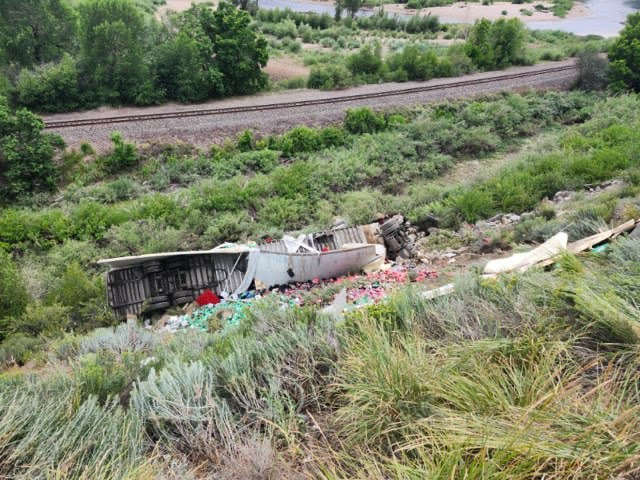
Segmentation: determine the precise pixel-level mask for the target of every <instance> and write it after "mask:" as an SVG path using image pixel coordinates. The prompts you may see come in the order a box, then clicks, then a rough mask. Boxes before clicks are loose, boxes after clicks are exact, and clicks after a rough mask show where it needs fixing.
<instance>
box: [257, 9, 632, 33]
mask: <svg viewBox="0 0 640 480" xmlns="http://www.w3.org/2000/svg"><path fill="white" fill-rule="evenodd" d="M584 3H585V4H586V5H587V6H588V7H589V9H590V13H589V15H586V16H584V17H578V18H564V19H562V20H556V21H551V22H545V21H540V22H527V26H528V27H529V28H531V29H534V30H563V31H565V32H571V33H575V34H578V35H589V34H593V35H602V36H603V37H610V36H614V35H617V34H618V32H620V30H621V29H622V24H623V22H624V21H625V19H626V18H627V15H629V14H630V13H632V12H635V11H637V10H639V9H640V0H585V2H584ZM259 5H260V8H290V9H291V10H294V11H296V12H315V13H329V14H330V15H333V14H334V7H333V5H323V4H320V3H304V2H300V1H292V0H259ZM372 13H373V12H372V11H371V10H362V11H361V12H359V14H360V15H365V16H366V15H371V14H372ZM400 16H405V15H400ZM407 16H408V15H407Z"/></svg>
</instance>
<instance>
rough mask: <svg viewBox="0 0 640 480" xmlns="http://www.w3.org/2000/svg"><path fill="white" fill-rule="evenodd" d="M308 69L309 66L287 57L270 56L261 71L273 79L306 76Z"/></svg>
mask: <svg viewBox="0 0 640 480" xmlns="http://www.w3.org/2000/svg"><path fill="white" fill-rule="evenodd" d="M309 71H310V69H309V67H306V66H304V65H301V64H299V63H297V62H296V61H295V60H293V59H292V58H289V57H282V58H270V59H269V62H268V63H267V66H266V67H265V68H264V69H263V72H265V73H266V74H267V75H269V78H270V79H271V80H273V81H277V80H287V79H289V78H297V77H308V76H309Z"/></svg>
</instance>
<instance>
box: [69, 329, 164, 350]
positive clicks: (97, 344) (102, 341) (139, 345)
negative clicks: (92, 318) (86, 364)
mask: <svg viewBox="0 0 640 480" xmlns="http://www.w3.org/2000/svg"><path fill="white" fill-rule="evenodd" d="M158 341H159V337H157V336H156V335H154V334H153V333H152V332H150V331H149V330H146V329H144V328H142V327H140V326H139V325H136V324H135V323H121V324H120V325H118V326H117V327H115V328H98V329H96V330H94V331H92V332H91V333H90V334H88V335H87V336H85V337H84V338H83V339H82V341H81V343H80V350H79V351H80V353H81V354H83V355H84V354H87V353H95V352H99V351H102V350H105V351H109V352H112V353H115V354H118V355H120V354H122V353H124V352H147V353H149V352H151V351H152V350H153V348H154V347H155V346H156V345H157V344H158Z"/></svg>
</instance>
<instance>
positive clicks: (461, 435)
mask: <svg viewBox="0 0 640 480" xmlns="http://www.w3.org/2000/svg"><path fill="white" fill-rule="evenodd" d="M639 127H640V99H639V98H638V97H637V96H636V95H633V94H628V95H620V96H615V97H607V96H605V95H604V94H597V93H584V92H569V93H544V94H540V93H535V94H534V93H531V94H522V95H516V94H509V95H502V96H497V97H491V98H484V99H475V100H469V101H459V102H451V103H441V104H436V105H431V106H428V107H423V108H420V109H415V110H410V111H402V112H393V113H391V112H386V113H376V112H372V111H370V110H367V109H359V110H354V111H352V112H350V113H349V115H347V118H346V119H345V122H344V124H343V125H336V126H332V127H325V128H320V129H313V128H307V127H299V128H296V129H294V130H292V131H290V132H288V133H286V134H284V135H282V136H277V137H270V138H257V137H256V136H254V135H252V134H251V133H250V132H247V133H245V134H244V135H241V136H240V137H239V138H238V139H235V140H233V141H229V142H228V143H227V144H226V145H225V146H223V147H215V148H213V149H212V150H211V151H208V152H202V151H196V150H194V149H192V148H190V147H186V146H168V147H167V146H158V145H153V146H147V147H140V148H135V147H134V146H132V145H129V144H127V143H126V142H125V141H124V140H122V139H121V138H119V137H117V136H116V137H114V150H113V152H112V153H110V154H108V155H103V156H98V155H95V154H93V153H91V149H90V148H89V146H85V147H84V148H83V150H82V151H78V152H67V153H66V154H64V155H63V156H62V157H61V162H60V169H61V170H60V172H61V175H60V180H59V184H57V185H56V191H55V192H53V193H42V194H39V195H30V196H26V197H19V196H18V198H17V199H15V200H14V202H13V203H12V205H11V206H8V205H7V206H6V207H5V208H3V210H2V212H0V245H1V246H2V250H3V252H2V253H0V260H1V262H0V306H1V307H2V310H0V335H1V337H2V344H0V362H1V364H2V367H3V372H2V374H0V412H1V415H0V475H2V476H4V477H6V478H65V479H67V478H69V479H71V478H84V479H100V478H104V479H108V478H109V479H111V478H129V479H148V478H167V479H168V478H194V479H195V478H228V479H232V478H233V479H239V478H243V479H244V478H253V479H271V478H273V479H276V478H296V479H297V478H323V479H339V478H340V479H346V478H363V479H364V478H367V479H369V478H380V479H388V478H407V479H409V478H411V479H413V478H415V479H418V478H421V479H422V478H452V479H472V478H473V479H509V480H511V479H543V478H544V479H593V478H616V479H620V480H622V479H628V480H631V479H633V478H635V476H636V475H637V469H638V468H639V467H640V463H639V462H640V447H639V446H638V445H640V438H639V435H640V434H639V433H638V432H639V431H640V428H639V427H640V425H638V421H639V420H638V419H639V418H640V416H639V415H638V412H639V410H640V392H639V391H638V385H639V381H640V378H639V375H640V374H639V373H638V372H639V371H640V369H639V367H640V357H639V356H638V344H639V343H640V329H639V327H640V325H639V324H638V322H639V320H640V311H639V305H640V289H639V285H640V269H639V267H638V265H640V263H639V262H640V241H639V240H638V239H635V240H634V239H629V238H622V237H621V238H619V239H617V240H616V241H615V242H613V243H612V244H611V245H610V246H609V248H608V249H607V250H606V251H605V252H603V253H597V254H596V253H590V254H585V255H581V256H579V257H576V256H572V255H568V254H567V255H564V256H562V258H560V259H559V261H558V262H557V263H556V264H555V265H554V266H553V267H551V268H550V269H549V270H546V271H543V270H533V271H530V272H528V273H526V274H520V275H515V274H514V275H508V276H503V277H501V278H499V279H498V280H481V279H480V278H479V277H478V276H477V272H478V271H479V270H478V268H476V267H474V266H471V267H470V268H468V269H467V272H466V273H465V274H463V275H461V276H459V277H458V278H457V279H456V283H457V288H456V291H455V293H454V294H452V295H450V296H447V297H443V298H440V299H434V300H426V299H424V298H423V297H422V296H421V295H420V288H419V287H418V286H416V285H407V286H406V287H405V288H401V289H400V290H399V291H398V292H397V293H395V294H394V295H393V296H392V297H390V298H389V299H388V301H387V302H384V303H380V304H376V305H373V306H368V307H364V308H361V309H358V310H355V311H352V312H350V313H348V314H347V315H346V316H345V318H344V319H343V320H341V321H336V320H335V319H333V318H330V317H328V316H325V315H322V314H321V313H320V310H319V309H317V308H314V307H301V308H293V309H281V308H275V304H274V303H272V300H270V299H269V297H267V298H265V299H263V300H261V301H256V302H255V303H254V304H253V305H254V306H253V307H252V308H251V310H250V311H249V312H248V314H247V317H246V319H245V320H243V321H242V322H241V323H240V324H239V325H237V326H233V327H225V328H220V323H216V324H213V323H212V325H211V328H210V331H209V332H208V333H202V332H195V331H184V332H178V333H176V334H170V333H167V332H162V331H155V330H147V329H145V328H142V327H140V326H136V325H133V324H132V325H126V324H122V325H119V326H117V328H113V327H112V325H113V324H114V323H113V322H114V320H113V318H112V317H111V314H110V312H109V309H108V307H107V305H106V304H105V300H104V299H105V292H104V288H105V287H104V283H103V280H102V272H101V271H100V270H99V269H98V268H97V267H96V266H95V263H94V262H95V261H96V260H97V259H98V258H101V257H107V256H116V255H126V254H138V253H150V252H156V251H163V250H177V249H193V248H206V247H212V246H214V245H216V244H217V243H219V242H221V241H224V240H246V239H257V238H259V237H260V236H262V235H266V234H270V235H278V234H279V233H281V232H283V231H287V230H296V229H301V228H308V229H311V228H314V229H315V228H323V227H326V226H327V225H329V224H330V223H331V222H332V220H333V217H334V216H335V215H340V216H343V217H345V218H346V219H347V220H349V221H351V222H353V223H358V222H363V221H368V220H370V219H371V218H372V217H374V216H375V215H376V214H377V213H379V212H398V211H399V212H403V213H404V214H406V215H407V216H408V217H409V218H410V220H411V221H412V222H413V223H414V224H415V225H424V224H425V222H426V221H427V219H428V218H429V215H436V216H438V217H439V218H440V224H439V229H438V230H437V231H432V235H429V236H428V237H427V238H426V240H425V243H424V245H423V248H424V249H426V250H436V249H443V248H446V247H452V248H458V247H460V246H464V245H471V246H473V245H474V244H476V243H477V242H478V241H482V242H483V243H482V244H483V245H484V247H483V248H485V247H486V244H487V242H486V240H487V238H486V237H487V236H488V237H489V243H490V244H491V245H493V246H494V247H495V248H501V249H503V250H508V249H511V248H516V249H520V248H531V246H530V245H531V244H534V243H537V242H541V241H543V240H545V239H547V238H549V237H550V236H551V235H553V234H554V233H556V232H558V231H562V230H564V231H567V232H568V233H569V234H570V237H571V239H577V238H582V237H584V236H586V235H589V234H592V233H595V232H597V231H598V230H599V229H602V228H605V227H606V226H607V225H617V224H619V223H621V222H623V221H625V220H627V219H629V218H639V217H640V170H639V160H640V136H639V135H638V131H639ZM461 172H463V176H464V182H462V183H460V182H456V183H453V184H451V183H450V182H451V180H447V179H448V178H459V176H460V175H461ZM614 179H616V180H620V183H618V184H617V185H618V186H617V187H616V188H612V189H606V191H603V192H600V193H598V194H595V193H592V192H588V191H587V192H585V191H584V186H585V184H593V185H595V184H598V183H599V182H603V181H605V180H614ZM561 190H573V191H575V192H576V193H575V194H574V195H573V196H572V198H571V201H568V202H564V203H554V202H550V201H548V200H545V198H552V197H553V196H554V195H555V193H556V192H558V191H561ZM507 212H509V213H527V215H526V219H525V218H524V217H523V221H522V222H520V223H518V224H517V225H514V226H512V227H509V228H503V229H498V230H495V231H493V232H491V231H489V232H481V233H478V231H477V230H474V229H471V227H470V223H472V222H478V221H479V222H482V221H483V220H486V219H487V218H489V217H491V216H493V215H494V214H496V213H507ZM470 232H471V233H470ZM481 263H482V259H481V258H480V261H479V262H478V265H481ZM96 327H100V328H97V329H96Z"/></svg>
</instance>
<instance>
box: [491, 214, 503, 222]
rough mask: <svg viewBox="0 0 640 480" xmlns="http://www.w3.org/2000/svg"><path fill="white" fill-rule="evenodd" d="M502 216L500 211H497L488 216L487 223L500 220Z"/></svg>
mask: <svg viewBox="0 0 640 480" xmlns="http://www.w3.org/2000/svg"><path fill="white" fill-rule="evenodd" d="M502 217H504V215H503V214H502V213H499V214H497V215H494V216H493V217H491V218H489V219H488V220H487V223H496V222H499V221H500V220H502Z"/></svg>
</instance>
